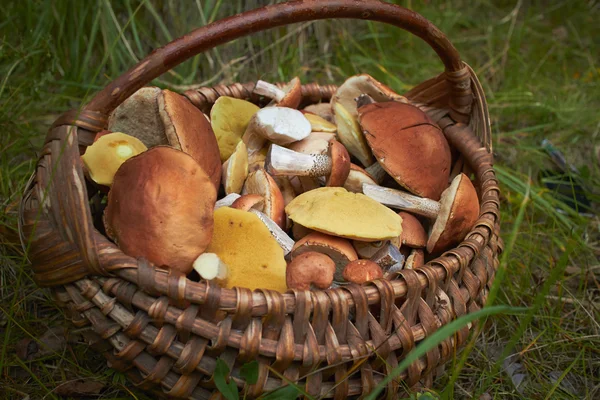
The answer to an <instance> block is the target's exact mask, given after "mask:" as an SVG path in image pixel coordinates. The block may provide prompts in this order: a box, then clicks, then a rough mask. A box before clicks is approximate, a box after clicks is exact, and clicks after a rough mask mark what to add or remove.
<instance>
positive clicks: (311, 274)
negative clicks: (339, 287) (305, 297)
mask: <svg viewBox="0 0 600 400" xmlns="http://www.w3.org/2000/svg"><path fill="white" fill-rule="evenodd" d="M334 272H335V263H334V262H333V260H331V258H329V257H327V256H326V255H325V254H323V253H317V252H315V251H309V252H307V253H304V254H300V255H299V256H298V257H295V258H294V259H293V260H292V261H291V262H290V263H289V264H288V265H287V269H286V283H287V287H288V289H298V290H310V288H311V285H312V286H314V287H316V288H318V289H327V288H329V287H330V286H331V284H332V283H333V273H334Z"/></svg>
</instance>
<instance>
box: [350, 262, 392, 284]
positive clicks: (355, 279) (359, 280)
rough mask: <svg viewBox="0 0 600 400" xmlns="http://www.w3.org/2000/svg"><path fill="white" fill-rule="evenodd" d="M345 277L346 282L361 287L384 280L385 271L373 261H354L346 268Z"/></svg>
mask: <svg viewBox="0 0 600 400" xmlns="http://www.w3.org/2000/svg"><path fill="white" fill-rule="evenodd" d="M343 277H344V280H345V281H346V282H351V283H356V284H358V285H361V284H363V283H366V282H370V281H372V280H375V279H379V278H383V270H382V269H381V267H380V266H379V265H377V264H376V263H374V262H373V261H371V260H354V261H352V262H350V263H348V265H346V268H344V272H343Z"/></svg>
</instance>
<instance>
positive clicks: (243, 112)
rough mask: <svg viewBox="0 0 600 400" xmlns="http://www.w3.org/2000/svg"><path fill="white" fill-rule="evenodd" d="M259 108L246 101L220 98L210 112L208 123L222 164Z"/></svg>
mask: <svg viewBox="0 0 600 400" xmlns="http://www.w3.org/2000/svg"><path fill="white" fill-rule="evenodd" d="M258 110H260V108H259V107H258V106H257V105H255V104H252V103H250V102H249V101H246V100H241V99H236V98H233V97H229V96H221V97H219V98H218V99H217V100H216V101H215V104H213V106H212V108H211V110H210V123H211V126H212V128H213V130H214V132H215V136H216V138H217V142H218V144H219V153H220V158H221V161H222V162H225V160H227V159H228V158H229V157H231V154H232V153H233V152H234V150H235V147H236V146H237V144H238V143H239V141H240V140H242V136H243V135H244V132H246V128H247V127H248V124H249V123H250V119H251V118H252V116H253V115H254V114H256V112H257V111H258Z"/></svg>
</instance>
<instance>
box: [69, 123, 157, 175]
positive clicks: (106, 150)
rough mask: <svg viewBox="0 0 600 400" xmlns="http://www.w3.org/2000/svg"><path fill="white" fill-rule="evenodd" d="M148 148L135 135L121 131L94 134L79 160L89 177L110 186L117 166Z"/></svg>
mask: <svg viewBox="0 0 600 400" xmlns="http://www.w3.org/2000/svg"><path fill="white" fill-rule="evenodd" d="M146 150H148V149H147V148H146V146H145V145H144V143H142V141H141V140H139V139H138V138H136V137H133V136H130V135H126V134H124V133H121V132H112V133H107V134H104V135H102V136H99V137H98V136H96V140H95V141H94V143H92V145H91V146H89V147H88V148H87V149H85V153H84V154H83V155H82V156H81V161H83V165H84V166H85V171H86V172H87V174H88V175H89V177H90V179H91V180H93V181H94V182H96V183H97V184H99V185H105V186H111V185H112V182H113V178H114V176H115V173H116V172H117V170H118V169H119V167H120V166H121V165H122V164H123V163H124V162H125V161H127V160H128V159H130V158H131V157H134V156H136V155H138V154H140V153H142V152H144V151H146Z"/></svg>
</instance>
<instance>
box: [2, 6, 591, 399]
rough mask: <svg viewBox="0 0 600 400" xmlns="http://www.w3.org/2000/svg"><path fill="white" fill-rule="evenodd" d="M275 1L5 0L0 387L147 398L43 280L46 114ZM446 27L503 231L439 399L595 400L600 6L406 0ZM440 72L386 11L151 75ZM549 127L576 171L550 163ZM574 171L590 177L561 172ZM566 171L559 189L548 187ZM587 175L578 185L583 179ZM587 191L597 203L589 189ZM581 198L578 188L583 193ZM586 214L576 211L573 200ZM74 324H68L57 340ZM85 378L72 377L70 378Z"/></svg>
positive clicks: (27, 394) (334, 77) (188, 83)
mask: <svg viewBox="0 0 600 400" xmlns="http://www.w3.org/2000/svg"><path fill="white" fill-rule="evenodd" d="M266 3H267V2H266V1H265V0H262V1H259V0H248V1H240V0H236V1H222V0H214V1H210V0H207V1H200V0H198V1H195V2H191V1H188V2H176V1H170V0H155V1H144V2H139V1H135V0H124V1H109V0H98V1H93V2H92V1H89V2H88V1H67V0H55V1H52V2H49V1H41V0H39V1H35V0H22V1H8V2H2V4H1V5H0V12H1V15H2V16H3V17H2V18H1V22H0V44H1V45H0V71H1V72H0V82H1V83H0V127H1V129H2V134H1V135H0V148H1V154H0V167H1V170H0V171H1V172H0V173H1V175H0V241H1V244H0V246H1V247H0V249H1V252H2V256H1V257H0V279H1V285H0V342H1V346H2V348H1V351H0V368H1V369H2V374H1V376H0V394H2V396H0V397H2V398H3V399H4V398H6V399H25V398H30V399H41V398H61V397H60V396H61V395H62V396H63V398H69V396H75V395H77V393H79V394H80V395H81V393H83V397H86V398H100V399H119V398H121V399H123V398H132V397H133V398H138V399H145V398H148V397H147V396H145V395H144V394H143V393H141V392H140V391H138V390H137V389H135V388H134V387H133V386H132V385H130V384H127V382H126V380H125V379H124V377H123V375H121V374H118V373H115V372H114V371H112V370H110V369H107V368H106V366H105V363H104V361H103V359H102V357H100V356H98V355H97V354H95V353H94V352H93V351H92V350H91V349H90V348H89V347H88V346H86V345H85V343H84V340H83V338H82V337H81V334H80V332H78V331H77V330H75V329H73V328H71V327H69V326H68V325H66V324H65V323H64V316H63V314H62V312H61V310H60V309H59V308H58V307H56V306H55V305H54V304H53V302H52V301H51V299H50V297H49V295H48V292H47V291H45V290H42V289H39V288H37V287H36V286H35V284H34V283H33V280H32V275H31V272H30V270H29V268H28V266H27V262H26V259H25V257H24V254H23V252H22V250H21V246H20V244H19V241H18V238H17V236H16V231H15V229H16V225H17V210H18V201H19V198H20V195H21V193H22V192H23V188H24V185H25V183H26V181H27V179H28V178H29V175H30V174H31V172H32V170H33V168H34V165H35V159H36V155H37V152H38V151H39V149H40V148H41V141H42V140H43V137H44V134H45V132H46V130H47V129H48V127H49V125H50V124H51V123H52V121H53V120H54V119H55V118H56V117H57V116H58V115H59V114H60V113H62V112H63V111H65V110H67V109H70V108H74V107H77V106H78V105H80V104H82V103H84V102H85V101H86V99H89V98H90V97H91V96H92V95H93V94H94V93H95V92H96V91H98V90H99V89H101V88H102V87H103V86H104V85H106V83H107V82H109V81H110V80H112V79H114V78H116V77H117V76H118V75H119V74H121V73H122V72H124V71H125V70H127V69H128V68H129V67H130V66H132V65H133V64H134V63H135V62H137V61H138V60H139V59H141V58H143V57H144V56H145V55H146V54H148V53H149V52H150V51H151V50H152V49H153V48H155V47H157V46H160V45H161V44H165V43H167V42H168V41H170V40H171V39H173V38H176V37H178V36H181V35H182V34H185V33H186V32H188V31H190V30H191V29H193V28H194V27H198V26H201V25H203V24H205V23H208V22H211V21H214V20H216V19H219V18H222V17H224V16H228V15H231V14H234V13H236V12H240V11H243V10H247V9H251V8H255V7H257V6H259V5H264V4H266ZM398 3H399V4H401V5H403V6H406V7H409V8H411V9H413V10H415V11H417V12H420V13H422V14H423V15H424V16H425V17H426V18H428V19H430V20H431V21H432V22H433V23H434V24H436V25H437V26H438V27H439V28H440V29H441V30H442V31H443V32H444V33H446V34H447V35H448V37H449V38H450V39H451V41H452V42H453V43H454V44H455V46H456V47H457V49H458V50H459V52H460V54H461V56H462V57H463V59H464V60H465V61H466V62H467V63H468V64H469V65H471V66H472V67H473V69H474V70H475V72H476V73H477V75H478V76H479V78H480V80H481V82H482V84H483V87H484V90H485V93H486V96H487V99H488V102H489V110H490V116H491V121H492V131H493V150H494V154H495V158H496V170H497V174H498V177H499V181H500V187H501V191H502V199H501V200H502V236H503V238H504V240H505V242H506V251H505V253H504V256H503V259H502V263H501V265H500V272H499V274H498V278H497V279H498V280H499V281H498V284H497V288H498V291H497V296H495V299H493V301H494V304H506V305H509V306H513V307H527V308H528V309H527V310H526V311H520V312H510V313H504V314H500V315H496V316H493V317H490V318H489V319H488V321H487V324H485V329H483V331H482V333H481V334H480V335H478V336H476V337H474V339H473V340H472V342H470V344H469V346H468V348H467V350H465V351H463V352H461V353H459V354H457V356H456V358H455V360H453V361H452V362H451V363H450V364H448V366H447V368H446V373H445V374H444V375H442V376H441V377H440V378H439V379H438V380H437V381H436V382H435V385H434V387H433V388H432V389H433V390H432V391H433V393H434V395H435V396H440V397H442V398H475V399H478V398H480V399H489V398H498V399H511V398H514V399H523V398H531V399H542V398H546V399H550V398H551V399H555V398H556V399H573V398H588V399H594V398H599V397H600V322H599V321H600V283H599V280H600V263H599V261H598V257H599V255H600V243H599V228H600V219H599V218H598V216H597V215H596V213H597V211H598V208H597V206H596V204H595V202H596V201H597V200H598V195H599V190H598V187H599V185H598V183H599V181H600V174H599V169H600V164H599V160H598V154H597V152H598V150H599V145H600V137H599V135H600V118H599V117H598V109H599V107H600V57H599V56H600V46H599V42H598V37H600V24H598V21H599V20H600V3H598V1H596V0H580V1H567V0H566V1H559V0H556V1H552V2H541V1H539V2H533V1H520V0H519V1H479V2H471V1H460V0H457V1H431V0H429V1H425V0H423V1H420V2H418V1H398ZM441 71H442V65H441V63H440V62H439V60H438V59H437V58H436V54H435V53H434V52H433V51H432V50H431V49H430V48H428V47H427V46H426V45H425V44H424V43H423V42H422V41H421V40H420V39H418V38H416V37H412V36H410V35H409V34H408V33H406V32H402V31H399V30H398V29H395V28H393V27H390V26H384V25H382V24H379V23H366V22H354V21H333V22H317V23H302V24H296V25H293V26H289V27H285V28H277V29H274V30H271V31H268V32H264V33H259V34H255V35H253V36H251V37H249V38H246V39H240V40H237V41H235V42H233V43H230V44H228V45H223V46H220V47H218V48H217V49H215V50H211V51H209V52H207V53H205V54H203V55H199V56H196V57H194V58H193V59H191V60H189V61H187V62H185V63H184V64H182V65H180V66H178V67H177V68H175V69H173V70H172V71H171V72H169V73H167V74H165V75H163V76H161V77H160V78H159V79H157V80H156V81H155V82H154V84H155V85H158V86H161V87H168V88H171V89H173V90H176V91H182V90H185V89H186V88H189V87H193V86H197V85H214V84H218V83H231V82H236V81H240V82H246V81H250V80H256V79H258V78H261V79H264V80H268V81H269V80H270V81H285V80H289V79H290V78H291V77H293V76H295V75H297V76H299V77H300V78H301V80H302V81H303V82H310V81H318V82H320V83H337V84H339V83H341V82H342V81H343V80H344V79H345V78H346V77H348V76H350V75H353V74H356V73H369V74H371V75H373V76H374V77H375V78H377V79H379V80H381V81H383V82H385V83H387V84H388V85H390V86H391V87H392V88H393V89H395V90H396V91H398V92H400V93H402V92H405V91H407V90H408V89H410V88H411V87H412V86H413V85H415V84H418V83H419V82H422V81H423V80H425V79H428V78H430V77H432V76H435V75H437V74H438V73H439V72H441ZM544 139H547V140H549V141H550V142H551V143H552V145H553V146H554V147H555V148H556V149H558V150H559V151H561V152H563V153H564V155H565V157H566V159H567V160H568V162H570V163H572V164H573V165H574V170H573V171H571V172H569V173H568V174H567V175H568V176H567V175H563V176H558V177H556V176H554V177H553V178H547V174H546V172H548V171H554V175H556V167H555V164H553V163H552V162H551V160H550V158H549V157H548V154H547V152H545V151H544V149H543V147H542V141H543V140H544ZM569 179H572V181H574V182H575V183H577V184H579V185H580V186H574V185H569V184H564V182H565V181H569ZM557 180H562V181H563V184H562V186H560V187H558V188H557V187H556V185H553V182H556V181H557ZM580 187H581V188H582V189H580ZM575 191H579V192H581V191H584V192H585V195H586V196H587V197H588V199H589V200H590V201H591V207H589V208H586V207H585V203H584V202H582V201H579V202H578V203H577V205H576V206H575V208H576V209H577V210H575V209H574V208H573V207H572V205H573V201H572V198H573V197H574V193H575ZM578 194H579V195H581V193H578ZM580 200H581V199H580ZM578 211H580V212H581V213H578ZM65 329H68V335H66V337H67V339H65ZM76 383H77V384H76Z"/></svg>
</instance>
